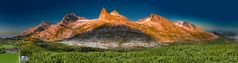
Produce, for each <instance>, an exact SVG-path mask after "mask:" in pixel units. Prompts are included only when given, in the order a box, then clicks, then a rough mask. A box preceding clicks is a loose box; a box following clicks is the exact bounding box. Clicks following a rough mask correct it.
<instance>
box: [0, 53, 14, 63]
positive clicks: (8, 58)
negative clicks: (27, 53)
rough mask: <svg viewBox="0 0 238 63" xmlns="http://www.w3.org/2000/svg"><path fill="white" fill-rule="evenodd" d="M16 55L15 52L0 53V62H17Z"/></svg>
mask: <svg viewBox="0 0 238 63" xmlns="http://www.w3.org/2000/svg"><path fill="white" fill-rule="evenodd" d="M17 62H18V55H17V54H8V53H5V54H0V63H17Z"/></svg>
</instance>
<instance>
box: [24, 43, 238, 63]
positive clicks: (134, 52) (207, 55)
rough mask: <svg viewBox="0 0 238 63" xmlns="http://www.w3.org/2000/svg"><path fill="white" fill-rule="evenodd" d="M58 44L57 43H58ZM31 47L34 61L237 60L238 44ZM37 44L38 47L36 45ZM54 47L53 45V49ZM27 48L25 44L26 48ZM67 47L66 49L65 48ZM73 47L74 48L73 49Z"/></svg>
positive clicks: (163, 62)
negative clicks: (136, 47) (144, 46)
mask: <svg viewBox="0 0 238 63" xmlns="http://www.w3.org/2000/svg"><path fill="white" fill-rule="evenodd" d="M54 45H55V44H54ZM41 46H42V44H41V45H40V46H39V45H38V46H29V44H28V46H27V47H31V50H32V51H28V52H32V53H30V54H29V57H30V60H29V61H28V62H30V63H219V62H222V63H237V62H238V43H237V42H230V41H217V42H197V43H173V44H170V45H168V46H162V47H157V48H139V49H111V50H103V49H93V48H86V49H85V48H82V49H79V48H77V49H75V48H72V47H68V46H60V47H57V46H52V44H47V45H44V47H41ZM32 47H34V48H32ZM49 47H50V48H49ZM24 48H25V47H24ZM64 48H66V49H64ZM69 49H70V50H69Z"/></svg>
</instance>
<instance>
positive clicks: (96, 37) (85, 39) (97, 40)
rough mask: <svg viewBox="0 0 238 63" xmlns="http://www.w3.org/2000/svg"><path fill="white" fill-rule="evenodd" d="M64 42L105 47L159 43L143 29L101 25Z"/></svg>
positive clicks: (133, 46) (153, 44)
mask: <svg viewBox="0 0 238 63" xmlns="http://www.w3.org/2000/svg"><path fill="white" fill-rule="evenodd" d="M62 42H63V43H66V44H69V45H77V46H84V47H95V48H104V49H107V48H119V47H120V48H137V47H156V46H157V45H158V43H157V42H156V41H155V40H153V39H152V38H151V37H149V36H148V35H145V34H144V33H143V32H142V31H139V30H133V29H129V28H128V27H126V26H113V27H112V26H101V27H99V28H97V29H95V30H91V31H89V32H86V33H82V34H80V35H78V36H75V37H74V38H71V39H68V40H64V41H62Z"/></svg>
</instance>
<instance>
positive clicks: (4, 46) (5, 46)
mask: <svg viewBox="0 0 238 63" xmlns="http://www.w3.org/2000/svg"><path fill="white" fill-rule="evenodd" d="M15 47H16V46H13V45H2V46H0V48H15Z"/></svg>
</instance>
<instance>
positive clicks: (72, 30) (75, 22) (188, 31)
mask: <svg viewBox="0 0 238 63" xmlns="http://www.w3.org/2000/svg"><path fill="white" fill-rule="evenodd" d="M121 26H122V27H121ZM115 27H116V28H115ZM118 27H119V28H118ZM114 28H115V29H114ZM125 29H126V30H125ZM100 30H103V31H100ZM113 30H117V31H113ZM136 30H139V31H140V32H134V31H136ZM106 31H110V33H112V35H110V34H108V33H107V32H106ZM119 31H120V33H121V34H122V35H120V34H119V35H118V34H117V32H118V33H119ZM91 32H93V33H91ZM84 33H88V34H89V35H90V37H88V38H82V36H84V35H85V34H84ZM95 33H99V34H102V35H98V34H96V35H95V36H93V35H92V36H91V34H95ZM125 33H129V34H125ZM134 33H135V34H134ZM130 34H132V35H130ZM136 34H139V35H138V36H137V35H136ZM86 35H87V34H86ZM114 35H118V36H114ZM100 36H101V37H105V38H106V39H105V38H95V37H100ZM107 36H111V37H118V38H121V39H120V40H126V41H129V42H128V43H134V42H136V41H137V42H139V41H140V40H137V39H133V40H132V39H131V40H130V39H129V38H133V37H134V38H136V37H137V38H141V39H143V40H141V41H144V38H143V37H150V39H149V40H150V41H149V42H151V40H152V42H154V41H155V42H157V43H163V42H178V41H187V40H188V41H201V40H214V39H216V38H217V36H216V35H214V34H212V33H208V32H205V31H203V30H202V29H200V28H198V27H196V26H195V25H194V24H192V23H188V22H172V21H170V20H169V19H167V18H164V17H162V16H160V15H156V14H150V15H149V16H148V17H146V18H144V19H141V20H138V21H136V22H132V21H130V20H128V19H127V18H126V17H124V16H123V15H121V14H119V13H118V12H117V11H115V10H114V11H112V12H111V13H108V12H107V10H106V9H105V8H103V9H102V11H101V13H100V15H99V17H98V19H94V20H90V19H86V18H83V17H79V16H76V15H75V14H74V13H71V14H67V15H65V16H64V17H63V19H62V20H61V22H60V23H58V24H53V25H50V26H49V27H47V28H46V29H44V30H43V31H40V32H32V33H31V36H30V38H34V39H38V40H43V41H48V42H57V41H58V42H60V41H65V40H70V39H72V38H74V37H81V38H79V39H75V40H76V42H77V43H81V44H83V43H84V42H83V43H82V42H81V41H80V40H84V39H90V40H98V41H100V42H105V41H111V39H114V40H117V39H115V38H109V37H107ZM123 36H124V37H126V36H131V37H127V38H123ZM86 37H87V36H86ZM92 38H94V39H92ZM109 39H110V40H109ZM120 40H119V41H120ZM131 41H132V42H131ZM67 42H69V41H67ZM74 42H75V41H74ZM89 42H90V41H89ZM112 42H113V41H112ZM141 43H143V44H144V43H147V42H146V41H145V42H141ZM87 46H88V45H87ZM125 47H127V46H125ZM104 48H105V47H104Z"/></svg>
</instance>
